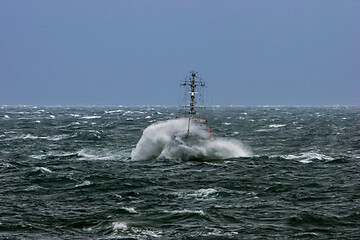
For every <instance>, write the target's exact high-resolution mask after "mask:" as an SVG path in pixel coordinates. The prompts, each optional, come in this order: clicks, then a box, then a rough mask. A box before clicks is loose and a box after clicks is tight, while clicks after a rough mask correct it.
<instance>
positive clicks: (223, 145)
mask: <svg viewBox="0 0 360 240" xmlns="http://www.w3.org/2000/svg"><path fill="white" fill-rule="evenodd" d="M187 128H188V119H187V118H180V119H173V120H168V121H164V122H159V123H154V124H152V125H150V126H149V127H147V128H146V129H145V130H144V132H143V135H142V137H141V139H140V140H139V142H138V143H137V145H136V148H134V149H133V150H132V153H131V159H133V160H146V159H153V158H158V159H159V158H160V159H161V158H167V159H177V160H193V159H202V160H218V159H229V158H236V157H249V156H251V155H252V153H251V150H250V149H249V148H248V147H246V146H245V145H244V144H243V143H242V142H240V141H239V140H236V139H232V138H217V137H213V136H212V137H210V133H209V132H208V131H207V130H206V128H204V127H203V126H202V125H200V124H196V123H193V122H192V123H191V124H190V136H187Z"/></svg>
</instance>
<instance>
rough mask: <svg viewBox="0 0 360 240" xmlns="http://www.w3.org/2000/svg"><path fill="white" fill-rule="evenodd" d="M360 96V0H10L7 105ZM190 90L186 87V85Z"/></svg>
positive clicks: (286, 101) (0, 81)
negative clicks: (190, 94) (189, 95)
mask: <svg viewBox="0 0 360 240" xmlns="http://www.w3.org/2000/svg"><path fill="white" fill-rule="evenodd" d="M191 70H195V71H198V72H199V74H200V76H201V77H202V79H203V80H205V81H206V82H207V85H208V87H207V89H206V95H207V99H209V102H208V104H209V105H243V106H257V105H285V106H298V105H301V106H307V105H309V106H324V105H326V106H327V105H349V106H354V105H355V106H360V0H227V1H223V0H181V1H178V0H157V1H155V0H135V1H133V0H119V1H118V0H107V1H94V0H86V1H84V0H76V1H62V0H58V1H55V0H49V1H40V0H36V1H35V0H22V1H19V0H0V105H41V106H44V105H74V106H76V105H99V106H104V105H111V106H117V105H128V106H140V105H177V104H178V103H179V88H180V86H179V83H180V82H181V80H183V79H184V78H185V77H186V76H189V72H190V71H191ZM180 98H181V97H180Z"/></svg>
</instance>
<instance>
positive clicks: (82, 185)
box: [74, 181, 91, 188]
mask: <svg viewBox="0 0 360 240" xmlns="http://www.w3.org/2000/svg"><path fill="white" fill-rule="evenodd" d="M90 185H91V182H90V181H84V182H82V183H80V184H77V185H75V187H74V188H79V187H87V186H90Z"/></svg>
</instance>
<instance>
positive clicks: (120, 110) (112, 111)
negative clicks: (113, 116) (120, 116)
mask: <svg viewBox="0 0 360 240" xmlns="http://www.w3.org/2000/svg"><path fill="white" fill-rule="evenodd" d="M123 111H124V110H122V109H119V110H111V111H105V113H120V112H123Z"/></svg>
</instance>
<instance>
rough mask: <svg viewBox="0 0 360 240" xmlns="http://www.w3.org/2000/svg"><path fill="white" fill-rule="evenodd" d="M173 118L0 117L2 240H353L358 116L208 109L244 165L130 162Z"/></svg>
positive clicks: (120, 112) (359, 218) (104, 113)
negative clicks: (240, 149) (143, 141)
mask: <svg viewBox="0 0 360 240" xmlns="http://www.w3.org/2000/svg"><path fill="white" fill-rule="evenodd" d="M177 112H178V109H177V108H171V107H168V108H166V107H136V108H135V107H103V108H100V107H89V108H79V107H78V108H72V107H70V108H67V107H47V108H42V107H2V108H0V186H1V187H0V238H1V239H158V238H159V239H298V238H302V239H359V237H360V187H359V181H360V178H359V170H360V168H359V165H360V163H359V161H360V109H359V108H346V107H327V108H301V107H297V108H285V107H284V108H275V107H253V108H246V107H219V108H213V109H212V111H211V113H210V119H209V120H210V124H211V125H212V126H213V132H214V135H215V136H218V137H224V138H233V139H236V140H239V141H242V143H243V144H244V145H245V146H248V148H249V149H250V150H251V152H252V154H251V155H249V156H248V157H238V158H231V159H228V160H222V159H218V160H216V159H212V160H211V161H201V159H200V160H199V159H197V161H187V160H181V159H168V158H161V159H147V160H139V161H134V160H131V159H129V158H130V156H131V151H132V149H133V148H134V147H135V146H136V144H137V142H138V141H139V139H140V137H141V135H142V132H143V130H144V129H145V128H146V127H148V126H149V125H151V124H153V123H155V122H159V121H163V120H168V119H173V118H174V117H175V115H176V114H177Z"/></svg>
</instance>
